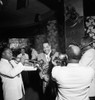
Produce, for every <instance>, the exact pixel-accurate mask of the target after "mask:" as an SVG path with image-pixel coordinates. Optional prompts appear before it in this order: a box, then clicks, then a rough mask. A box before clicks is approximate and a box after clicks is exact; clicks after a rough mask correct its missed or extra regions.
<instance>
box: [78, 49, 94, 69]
mask: <svg viewBox="0 0 95 100" xmlns="http://www.w3.org/2000/svg"><path fill="white" fill-rule="evenodd" d="M94 63H95V50H94V49H90V50H88V51H86V52H85V53H84V54H83V56H82V58H81V60H80V61H79V64H81V65H83V66H92V67H93V66H94Z"/></svg>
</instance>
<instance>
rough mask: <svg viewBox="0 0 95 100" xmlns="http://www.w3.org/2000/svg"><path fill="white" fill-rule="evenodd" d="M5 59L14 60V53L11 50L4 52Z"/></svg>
mask: <svg viewBox="0 0 95 100" xmlns="http://www.w3.org/2000/svg"><path fill="white" fill-rule="evenodd" d="M3 57H4V58H5V59H7V60H11V59H12V57H13V56H12V51H11V50H10V49H6V50H5V51H4V52H3Z"/></svg>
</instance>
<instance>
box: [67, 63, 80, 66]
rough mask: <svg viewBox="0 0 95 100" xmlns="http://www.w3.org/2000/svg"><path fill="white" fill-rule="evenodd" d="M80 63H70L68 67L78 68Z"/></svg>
mask: <svg viewBox="0 0 95 100" xmlns="http://www.w3.org/2000/svg"><path fill="white" fill-rule="evenodd" d="M78 65H79V63H68V65H67V67H77V66H78Z"/></svg>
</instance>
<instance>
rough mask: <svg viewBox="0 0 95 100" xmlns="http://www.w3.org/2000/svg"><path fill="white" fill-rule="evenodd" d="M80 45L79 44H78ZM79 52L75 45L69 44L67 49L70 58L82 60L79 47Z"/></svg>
mask: <svg viewBox="0 0 95 100" xmlns="http://www.w3.org/2000/svg"><path fill="white" fill-rule="evenodd" d="M76 47H78V46H76ZM78 49H79V50H78V52H75V48H73V46H69V47H68V48H67V50H66V53H67V56H68V60H70V59H76V60H80V58H81V49H80V48H79V47H78Z"/></svg>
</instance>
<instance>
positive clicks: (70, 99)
mask: <svg viewBox="0 0 95 100" xmlns="http://www.w3.org/2000/svg"><path fill="white" fill-rule="evenodd" d="M52 76H53V78H54V79H56V81H57V83H58V96H57V97H56V100H89V99H88V90H89V86H90V84H91V81H92V79H93V77H94V70H93V69H92V68H90V67H83V66H79V65H78V64H75V63H72V64H71V63H69V64H68V65H67V67H60V66H58V67H55V68H53V70H52Z"/></svg>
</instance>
